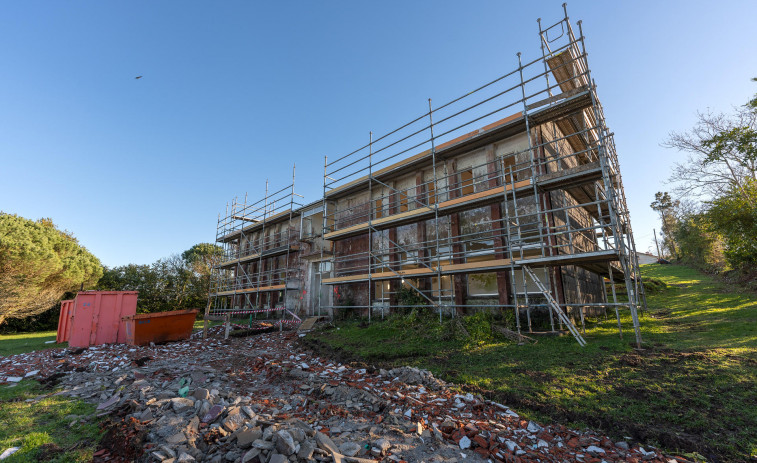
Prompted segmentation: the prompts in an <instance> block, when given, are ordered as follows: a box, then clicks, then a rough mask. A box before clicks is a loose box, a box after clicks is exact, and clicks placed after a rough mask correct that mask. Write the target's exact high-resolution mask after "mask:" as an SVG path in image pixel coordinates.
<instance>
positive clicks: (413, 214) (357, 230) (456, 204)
mask: <svg viewBox="0 0 757 463" xmlns="http://www.w3.org/2000/svg"><path fill="white" fill-rule="evenodd" d="M529 186H531V180H530V179H528V180H521V181H519V182H515V183H514V184H512V183H508V184H507V191H508V192H509V191H512V190H513V188H515V190H516V191H519V190H523V189H528V187H529ZM504 192H505V187H501V186H500V187H496V188H490V189H488V190H484V191H480V192H478V193H473V194H470V195H465V196H462V197H460V198H455V199H449V200H447V201H442V202H440V203H439V204H438V207H439V214H441V215H447V214H452V213H454V212H457V211H460V210H465V209H473V208H475V207H480V206H484V205H486V204H489V203H492V202H497V201H501V200H504V198H503V194H504ZM433 216H434V209H433V208H431V207H428V206H424V207H421V208H418V209H413V210H412V211H407V212H402V213H400V214H392V215H390V216H387V217H382V218H381V219H377V220H374V221H372V222H371V226H373V227H374V228H376V229H379V230H380V229H384V228H390V227H397V226H400V225H405V224H407V223H414V222H420V221H421V220H426V219H429V218H431V217H433ZM367 230H368V222H363V223H359V224H357V225H352V226H350V227H347V228H342V229H339V230H335V231H333V232H329V233H326V234H325V235H324V236H323V238H324V239H327V240H334V239H343V238H348V237H350V236H355V235H359V234H361V233H365V232H366V231H367Z"/></svg>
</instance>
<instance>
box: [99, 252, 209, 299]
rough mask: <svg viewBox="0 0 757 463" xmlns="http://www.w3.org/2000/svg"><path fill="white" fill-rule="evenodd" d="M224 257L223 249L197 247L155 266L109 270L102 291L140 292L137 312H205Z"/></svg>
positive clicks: (159, 262)
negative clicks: (214, 271)
mask: <svg viewBox="0 0 757 463" xmlns="http://www.w3.org/2000/svg"><path fill="white" fill-rule="evenodd" d="M222 256H223V248H221V247H219V246H216V245H214V244H209V243H200V244H196V245H194V246H192V247H191V248H189V249H188V250H186V251H184V252H183V253H181V254H173V255H171V256H168V257H165V258H162V259H158V260H157V261H156V262H154V263H153V264H151V265H134V264H129V265H124V266H120V267H114V268H112V269H106V271H105V274H104V275H103V277H102V278H101V279H100V281H99V282H98V289H102V290H111V291H139V299H138V302H137V304H138V306H137V308H138V310H139V312H143V313H144V312H162V311H167V310H180V309H194V308H201V307H202V306H204V305H205V302H206V301H207V300H208V290H209V286H210V275H211V271H212V269H213V267H214V266H215V265H217V264H218V263H219V262H220V260H221V257H222Z"/></svg>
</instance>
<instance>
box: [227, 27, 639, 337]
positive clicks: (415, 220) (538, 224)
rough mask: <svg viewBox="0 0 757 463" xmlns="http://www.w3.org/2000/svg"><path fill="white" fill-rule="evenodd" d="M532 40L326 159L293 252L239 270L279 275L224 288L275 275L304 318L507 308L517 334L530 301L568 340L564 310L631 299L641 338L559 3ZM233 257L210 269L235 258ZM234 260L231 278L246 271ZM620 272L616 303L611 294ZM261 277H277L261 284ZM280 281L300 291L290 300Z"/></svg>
mask: <svg viewBox="0 0 757 463" xmlns="http://www.w3.org/2000/svg"><path fill="white" fill-rule="evenodd" d="M580 30H581V29H580V22H579V31H580ZM539 37H540V39H541V56H540V57H539V58H537V59H535V60H533V61H530V62H526V63H523V62H522V61H521V57H520V54H518V66H517V69H515V70H514V71H513V72H510V73H508V74H506V75H504V76H502V77H500V78H498V79H495V80H494V81H492V82H489V83H487V84H486V85H484V86H482V87H480V88H478V89H476V90H474V91H472V92H468V93H466V94H465V95H464V96H462V97H460V98H457V99H455V100H452V101H450V102H448V103H445V104H442V105H439V106H438V107H436V108H434V107H433V106H432V102H431V101H430V100H429V108H428V111H427V112H426V113H425V114H423V115H421V116H419V117H418V118H416V119H414V120H413V121H411V122H409V123H407V124H405V125H403V126H402V127H400V128H398V129H396V130H394V131H392V132H389V133H388V134H385V135H382V136H379V137H376V136H374V135H373V134H370V137H369V140H368V143H367V144H366V145H364V146H362V147H360V148H358V149H356V150H354V151H352V152H350V153H349V154H347V155H344V156H341V157H337V158H336V159H334V160H331V161H329V160H328V158H327V160H326V162H325V167H324V194H323V198H322V200H321V201H320V202H316V203H314V204H311V205H308V206H302V207H299V208H291V209H290V211H289V215H288V216H286V220H285V219H283V218H282V219H281V220H282V223H287V224H288V225H287V226H284V225H283V226H282V228H281V230H283V229H286V230H288V231H287V233H288V234H287V237H288V238H287V239H291V238H292V236H295V235H297V236H298V239H297V240H294V241H291V242H289V241H288V242H287V243H288V244H287V256H288V257H287V259H291V260H286V262H283V263H279V264H278V266H277V265H276V264H273V266H268V267H266V266H263V267H257V270H256V267H254V266H253V267H252V271H251V272H252V273H253V274H254V273H255V271H259V270H260V269H261V268H262V269H268V268H270V269H276V268H279V269H281V268H283V267H285V266H286V267H287V268H288V269H291V273H287V274H286V275H287V276H286V277H285V278H284V277H280V278H279V280H276V281H263V280H259V279H252V280H245V281H244V284H243V285H242V286H241V287H239V288H237V289H236V290H237V291H241V290H245V291H248V290H249V291H250V292H253V293H255V294H256V295H260V294H261V293H263V292H265V291H268V292H270V291H275V290H279V291H281V290H282V288H281V286H280V285H281V284H283V285H284V287H283V293H282V295H281V296H279V297H280V298H281V297H283V300H285V301H286V304H287V306H289V305H290V304H291V308H292V309H297V310H299V311H300V313H308V314H311V313H329V314H332V313H333V311H334V310H339V311H352V312H356V313H358V314H360V315H364V316H367V317H372V316H375V315H376V313H377V311H378V312H380V313H381V314H382V315H383V314H385V313H388V312H391V311H393V310H395V309H396V308H400V307H407V306H414V307H415V306H426V307H428V308H429V309H430V310H437V311H438V312H439V316H440V317H441V316H442V315H443V314H444V313H447V314H451V315H457V314H466V313H471V312H472V311H475V310H481V309H482V308H484V309H488V310H495V311H502V310H511V311H512V310H514V312H515V318H516V323H517V329H518V330H519V331H520V330H521V329H523V328H524V326H526V325H527V328H528V329H530V328H531V313H532V311H533V310H534V309H537V308H541V309H542V312H544V313H546V314H548V315H549V323H550V325H551V329H552V330H556V329H559V328H568V329H569V330H570V331H571V333H573V335H574V336H576V338H577V339H578V340H579V342H582V341H583V340H582V339H581V336H580V333H579V330H578V329H577V328H576V326H575V325H574V324H573V321H572V319H573V320H578V319H581V320H583V316H584V314H585V313H587V311H593V312H596V311H597V310H606V309H607V308H611V309H614V311H615V313H616V314H618V327H619V329H621V326H620V315H619V310H622V309H628V310H630V312H631V316H632V317H631V318H632V320H633V325H634V330H635V334H636V337H637V341H639V340H640V334H639V330H638V318H637V316H636V309H637V307H638V306H639V305H643V304H644V295H643V287H642V286H641V285H640V280H639V275H638V263H637V261H636V253H635V245H634V243H633V235H632V233H631V225H630V218H629V213H628V209H627V206H626V201H625V196H624V192H623V185H622V181H621V177H620V168H619V164H618V158H617V153H616V151H615V145H614V143H613V138H612V134H611V133H610V132H609V130H608V128H607V126H606V123H605V119H604V114H603V111H602V106H601V105H600V103H599V100H598V98H597V94H596V86H595V85H594V83H593V81H592V79H591V75H590V71H589V67H588V63H587V61H586V52H585V48H584V37H583V35H582V33H579V34H578V37H576V36H575V35H574V32H573V29H572V27H571V25H570V22H569V20H568V17H567V12H566V15H565V17H564V18H563V19H562V20H561V21H559V22H557V23H556V24H554V25H552V26H550V27H547V28H544V29H543V28H542V27H541V23H540V24H539ZM503 116H506V117H503ZM471 130H473V131H471ZM232 216H233V214H232ZM282 217H283V216H282ZM318 221H320V223H318ZM270 222H271V224H272V225H273V224H274V223H275V222H274V221H272V220H270ZM256 227H257V228H256ZM263 228H264V227H263V225H262V224H258V223H254V224H252V225H248V226H247V228H246V229H245V228H244V227H241V229H240V233H238V234H231V235H229V234H222V235H221V236H220V239H219V242H222V243H228V242H229V241H228V240H229V239H231V240H232V242H233V240H238V241H236V243H238V244H237V245H236V246H238V247H239V249H242V248H245V244H244V243H245V238H243V235H245V233H243V232H244V230H248V232H247V233H246V235H245V236H247V235H249V236H254V233H260V235H259V236H261V237H263V236H266V235H265V233H263V232H262V229H263ZM258 229H260V231H258ZM274 230H280V229H279V228H275V229H274ZM289 230H296V232H294V233H293V232H291V231H289ZM250 233H252V235H250ZM270 233H273V234H275V233H278V231H273V232H270ZM224 240H227V241H224ZM295 241H297V242H295ZM253 242H255V241H254V239H253ZM276 243H279V242H278V241H277V242H276ZM263 248H265V245H263ZM295 248H296V249H295ZM254 249H255V250H257V249H259V247H257V248H254ZM276 249H279V250H278V251H277V252H279V256H281V255H283V248H276ZM245 252H247V251H245ZM255 252H258V254H254V253H253V254H251V255H256V256H258V257H261V256H262V254H260V251H255ZM266 252H273V250H271V251H266V250H265V249H263V251H262V253H263V254H265V253H266ZM237 254H238V253H237ZM237 254H234V253H232V254H231V255H229V259H228V260H227V262H226V263H225V264H223V265H225V267H222V268H225V269H230V268H231V267H230V266H234V265H237V264H235V263H234V259H240V257H237ZM235 268H236V269H237V270H234V272H233V275H232V278H233V279H234V281H235V282H236V284H237V285H239V283H238V281H239V277H240V275H242V276H244V275H245V274H249V271H248V272H247V273H244V272H242V273H240V272H239V268H240V267H239V266H238V265H237V267H235ZM287 272H289V270H287ZM295 275H296V276H295ZM282 278H283V279H284V280H286V282H284V283H282V282H281V280H282ZM605 281H608V282H609V283H610V290H607V289H606V285H605ZM616 281H619V282H622V283H624V286H625V288H626V289H627V294H628V301H625V300H620V299H619V298H618V297H617V294H616V288H615V282H616ZM273 283H276V284H277V285H279V286H277V287H276V288H278V289H271V288H268V289H265V291H264V289H263V288H264V287H263V286H261V285H263V284H267V285H269V287H270V286H275V285H273ZM290 287H291V289H292V290H295V289H296V291H297V296H296V297H293V298H292V299H291V300H290V299H289V297H288V295H287V294H288V290H289V289H290ZM228 291H229V290H226V292H222V291H215V292H214V294H216V295H229V293H228ZM233 297H235V298H236V293H234V296H233ZM244 297H245V299H244V301H241V300H239V299H234V302H233V305H235V306H240V305H241V306H245V305H248V306H250V307H261V305H260V304H259V302H260V301H261V300H263V299H260V298H258V299H256V300H255V301H254V302H253V301H252V300H251V299H247V296H246V293H245V296H244ZM298 298H299V299H298ZM264 301H265V302H264V304H265V303H267V304H269V305H270V304H275V303H277V302H279V301H282V299H276V298H275V297H274V296H270V297H269V298H268V299H264ZM565 314H572V315H573V317H572V319H571V317H566V315H565Z"/></svg>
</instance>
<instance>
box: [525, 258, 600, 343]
mask: <svg viewBox="0 0 757 463" xmlns="http://www.w3.org/2000/svg"><path fill="white" fill-rule="evenodd" d="M523 271H524V272H526V273H527V274H528V276H529V277H531V280H533V282H534V283H535V284H536V286H537V287H538V288H539V291H541V292H542V294H544V297H546V298H547V303H548V304H549V306H550V307H551V308H552V310H553V311H554V312H555V314H557V318H559V319H560V320H561V321H562V322H563V323H564V324H565V326H567V327H568V330H569V331H570V334H572V335H573V337H574V338H576V341H578V344H579V345H580V346H581V347H583V346H585V345H586V341H585V340H584V338H583V337H582V336H581V333H580V332H579V331H578V328H576V325H574V324H573V322H572V321H571V320H570V318H568V316H567V315H565V313H564V312H563V311H562V310H561V309H560V305H559V304H558V303H557V301H555V299H554V298H553V297H552V295H551V294H549V291H547V288H545V287H544V284H542V282H541V280H539V279H538V278H537V277H536V275H534V272H533V270H531V267H529V266H528V265H524V266H523Z"/></svg>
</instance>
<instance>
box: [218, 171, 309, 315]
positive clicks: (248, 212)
mask: <svg viewBox="0 0 757 463" xmlns="http://www.w3.org/2000/svg"><path fill="white" fill-rule="evenodd" d="M294 185H295V169H294V168H292V183H291V184H290V185H287V186H285V187H283V188H280V189H278V190H276V191H270V190H269V185H268V181H266V186H265V196H264V197H263V198H262V199H260V200H258V201H255V202H250V203H248V201H247V195H246V194H245V197H244V200H242V201H239V200H238V199H237V198H234V200H233V201H232V202H231V204H227V205H226V210H225V213H224V215H223V216H222V215H221V214H219V215H218V224H217V227H216V243H218V244H220V245H221V246H222V247H223V257H222V258H221V259H220V263H219V264H218V265H216V266H215V267H214V268H213V272H212V274H211V282H210V292H209V301H208V306H207V309H206V317H208V318H210V319H217V320H223V321H225V322H227V323H229V322H230V321H231V320H232V319H241V320H245V319H247V320H249V321H250V323H251V322H252V320H253V319H256V320H259V319H260V318H263V319H272V318H275V319H278V320H284V319H286V318H287V316H289V317H290V318H295V319H296V318H297V315H296V314H297V312H298V311H299V309H300V307H299V304H298V301H299V299H298V298H297V297H296V295H297V292H298V290H299V288H300V286H301V284H302V281H301V280H302V275H301V269H300V266H299V256H298V253H299V250H300V246H299V244H300V219H299V211H298V209H299V208H300V207H301V206H302V204H301V203H300V200H299V198H302V196H301V195H298V194H297V193H295V190H294Z"/></svg>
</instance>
